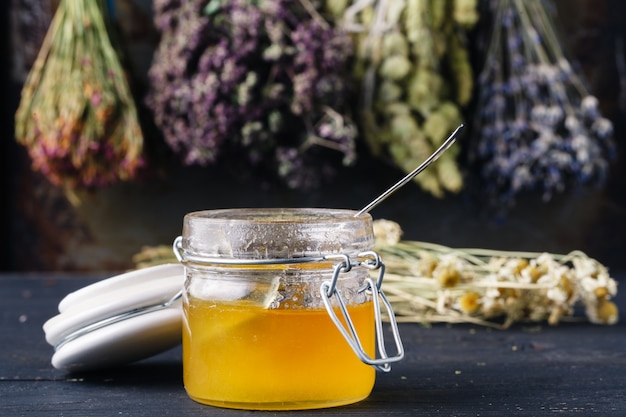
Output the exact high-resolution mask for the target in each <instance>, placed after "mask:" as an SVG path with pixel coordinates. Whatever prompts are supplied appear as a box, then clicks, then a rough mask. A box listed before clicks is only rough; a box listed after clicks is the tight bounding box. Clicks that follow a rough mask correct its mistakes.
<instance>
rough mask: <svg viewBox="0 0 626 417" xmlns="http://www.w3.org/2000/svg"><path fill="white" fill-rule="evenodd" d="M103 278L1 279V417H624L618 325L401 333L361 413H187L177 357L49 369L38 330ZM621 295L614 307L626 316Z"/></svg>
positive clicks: (623, 343)
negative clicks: (399, 347) (82, 369)
mask: <svg viewBox="0 0 626 417" xmlns="http://www.w3.org/2000/svg"><path fill="white" fill-rule="evenodd" d="M104 277H105V275H93V274H92V275H68V274H53V273H37V274H16V273H4V274H0V311H1V312H2V328H1V331H0V347H1V355H0V416H11V417H17V416H151V417H155V416H169V415H172V416H222V415H223V416H236V415H244V416H245V415H257V416H258V415H261V416H262V415H281V416H288V415H298V416H309V415H338V414H344V415H356V416H369V415H376V416H383V415H384V416H387V415H390V416H394V415H397V416H457V417H462V416H472V417H476V416H498V417H507V416H544V415H545V416H551V415H563V416H595V415H598V416H605V415H606V416H620V417H623V416H626V320H624V319H625V318H626V316H625V315H624V314H623V313H622V315H621V319H622V320H621V321H620V323H618V324H616V325H613V326H598V325H593V324H589V323H587V322H578V323H561V324H560V325H558V326H556V327H552V326H548V325H546V324H532V323H530V324H520V325H518V326H515V327H514V328H512V329H508V330H503V331H502V330H490V329H487V328H485V327H480V326H475V325H465V324H461V325H446V324H437V325H433V326H431V327H425V326H422V325H419V324H402V325H401V326H400V331H401V333H402V337H403V341H404V345H405V348H406V359H405V360H403V361H402V362H400V363H398V364H395V365H394V367H393V370H392V371H391V372H390V373H386V374H383V373H379V374H378V375H377V381H376V385H375V387H374V390H373V392H372V394H371V395H370V397H369V398H368V399H366V400H365V401H362V402H360V403H357V404H354V405H350V406H345V407H339V408H332V409H325V410H313V411H299V412H252V411H247V412H246V411H238V410H226V409H220V408H214V407H210V406H205V405H201V404H198V403H195V402H194V401H192V400H190V399H189V398H188V397H187V395H186V393H185V390H184V388H183V384H182V365H181V352H180V348H175V349H172V350H170V351H168V352H165V353H162V354H160V355H158V356H155V357H153V358H150V359H147V360H144V361H141V362H138V363H135V364H133V365H128V366H126V367H122V368H119V369H111V370H106V371H101V372H97V373H89V374H80V375H70V374H66V373H65V372H63V371H59V370H56V369H54V368H53V367H52V366H51V365H50V357H51V355H52V353H53V352H52V348H51V347H50V346H49V345H48V344H46V342H45V340H44V334H43V331H42V329H41V326H42V324H43V323H44V321H45V320H47V319H48V318H50V317H52V316H53V315H55V314H56V307H57V304H58V302H59V301H60V299H61V298H63V296H65V295H66V294H67V293H69V292H71V291H73V290H76V289H78V288H81V287H83V286H85V285H88V284H90V283H92V282H94V281H96V280H98V279H101V278H104ZM615 278H618V279H619V278H620V277H617V276H615ZM621 278H622V280H621V281H622V282H624V279H623V278H626V277H625V276H622V277H621ZM623 292H626V288H624V289H621V291H618V297H617V299H616V300H617V303H618V305H619V306H620V307H621V311H622V312H626V295H625V294H622V293H623Z"/></svg>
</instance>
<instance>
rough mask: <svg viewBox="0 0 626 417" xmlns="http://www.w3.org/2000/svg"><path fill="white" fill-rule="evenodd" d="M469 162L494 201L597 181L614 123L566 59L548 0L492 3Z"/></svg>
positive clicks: (605, 166)
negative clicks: (474, 135) (528, 192)
mask: <svg viewBox="0 0 626 417" xmlns="http://www.w3.org/2000/svg"><path fill="white" fill-rule="evenodd" d="M488 4H489V10H490V11H491V15H492V16H491V17H492V19H493V25H492V27H491V35H490V39H489V45H488V49H487V52H486V56H485V59H484V67H483V69H482V72H481V73H480V76H479V78H478V93H477V94H478V103H477V106H476V118H475V123H474V127H475V129H476V139H475V140H474V144H473V146H472V151H471V155H470V159H471V160H472V163H473V164H474V165H475V166H476V167H477V169H478V170H479V171H480V177H481V179H482V181H483V183H484V185H485V187H486V188H487V189H488V191H489V193H490V195H491V199H492V201H493V203H494V204H495V205H496V206H499V207H510V206H512V205H513V204H514V202H515V197H516V196H517V195H518V194H519V193H520V192H521V191H523V190H533V191H539V192H541V193H542V195H543V198H544V199H545V200H549V199H550V198H551V197H552V196H553V195H554V194H555V193H559V192H564V191H565V190H567V189H571V188H574V187H579V186H583V185H596V186H601V185H602V184H603V183H604V182H605V180H606V177H607V174H608V170H609V162H610V160H611V158H612V155H613V153H614V143H613V139H612V134H613V125H612V123H611V122H610V121H609V120H608V119H606V118H604V117H602V115H601V113H600V109H599V105H598V100H597V98H595V97H594V96H592V95H591V94H590V93H589V90H588V88H587V87H586V86H585V83H584V81H583V79H582V76H580V75H579V74H577V72H576V71H575V70H574V69H573V68H572V66H571V65H570V62H569V61H568V59H567V58H566V56H565V53H564V51H563V47H562V46H561V42H560V40H559V37H558V35H557V30H556V28H555V23H554V21H553V18H552V16H553V15H552V13H551V12H552V11H553V7H554V6H553V4H552V2H551V1H549V0H524V1H521V0H501V1H500V0H493V1H490V2H489V3H488Z"/></svg>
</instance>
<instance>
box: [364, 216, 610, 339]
mask: <svg viewBox="0 0 626 417" xmlns="http://www.w3.org/2000/svg"><path fill="white" fill-rule="evenodd" d="M374 234H375V236H376V250H377V251H378V252H379V253H380V255H381V257H382V259H383V260H384V261H385V265H386V272H385V278H384V279H385V281H384V285H383V286H384V290H385V293H387V296H388V298H389V301H390V302H391V304H392V306H393V308H394V311H395V313H396V314H397V315H398V321H409V322H421V323H432V322H448V323H475V324H480V325H485V326H489V327H495V328H500V329H506V328H508V327H509V326H511V325H512V324H513V323H517V322H537V323H539V322H543V321H547V322H548V323H549V324H551V325H555V324H557V323H559V322H560V321H562V320H567V319H573V318H575V317H574V314H575V310H576V308H577V307H581V308H583V309H584V311H585V315H586V317H587V319H588V320H589V321H590V322H591V323H594V324H614V323H616V322H617V320H618V318H619V312H618V308H617V306H616V305H615V303H613V302H612V301H611V298H612V297H613V296H615V295H616V293H617V282H616V281H615V280H614V279H613V278H611V276H610V275H609V272H608V269H607V268H606V267H605V266H604V265H602V264H601V263H600V262H598V261H597V260H595V259H593V258H590V257H588V256H587V255H585V254H584V253H582V252H580V251H576V252H572V253H569V254H567V255H559V254H550V253H533V252H512V251H496V250H486V249H455V248H449V247H446V246H443V245H436V244H433V243H426V242H417V241H403V240H400V237H401V234H402V231H401V229H400V226H399V225H398V224H397V223H394V222H390V221H387V220H377V221H375V222H374Z"/></svg>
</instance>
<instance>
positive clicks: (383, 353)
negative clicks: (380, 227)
mask: <svg viewBox="0 0 626 417" xmlns="http://www.w3.org/2000/svg"><path fill="white" fill-rule="evenodd" d="M332 258H338V259H341V262H339V263H338V264H337V265H335V267H334V270H333V277H332V279H331V280H330V281H324V282H323V283H322V285H321V286H320V295H321V296H322V301H323V302H324V305H325V306H326V311H327V312H328V315H329V316H330V318H331V319H332V321H333V323H335V326H337V329H338V330H339V331H340V332H341V334H342V335H343V337H344V339H346V342H348V344H349V345H350V347H351V348H352V350H353V351H354V353H355V354H356V355H357V357H358V358H359V359H360V360H361V361H362V362H363V363H365V364H367V365H371V366H373V367H374V368H376V369H377V370H379V371H383V372H389V371H391V364H392V363H393V362H398V361H400V360H402V358H404V347H403V346H402V340H401V339H400V332H399V331H398V323H397V321H396V318H395V316H394V313H393V309H392V308H391V303H390V302H389V300H388V299H387V297H385V294H384V293H383V291H382V289H381V284H382V281H383V275H384V274H385V264H384V263H383V262H382V260H381V259H380V256H379V255H378V254H377V253H376V252H374V251H368V252H364V253H362V254H359V258H367V260H366V261H364V262H361V261H360V262H359V263H358V264H357V265H354V266H363V267H365V268H368V269H373V270H376V269H377V270H379V273H378V279H377V281H376V282H374V280H373V279H371V278H367V279H366V280H365V284H364V285H363V286H362V287H361V288H359V291H367V290H371V291H372V294H373V296H372V301H373V303H374V320H375V324H376V341H377V345H378V358H371V357H370V356H369V355H368V354H367V353H366V352H365V350H364V349H363V345H362V344H361V341H360V340H359V335H358V334H357V331H356V328H355V327H354V323H353V322H352V319H351V318H350V314H349V313H348V309H347V307H346V304H345V302H344V301H343V299H342V298H341V295H340V294H339V291H338V290H337V280H338V278H339V274H341V273H342V272H348V271H350V270H351V269H352V267H353V265H352V264H351V263H350V258H349V257H348V256H346V255H337V256H327V259H332ZM333 296H335V298H336V299H337V304H338V305H339V310H340V311H341V315H342V316H343V320H344V322H345V325H344V323H342V321H341V320H340V319H339V317H338V316H337V314H336V313H335V310H334V309H333V307H332V305H331V300H330V299H331V297H333ZM380 300H382V301H383V304H384V305H385V309H386V311H387V315H388V316H389V322H390V324H391V332H392V335H393V339H394V343H395V347H396V354H395V355H394V356H389V355H388V354H387V349H386V347H385V336H384V333H383V322H382V314H381V309H380Z"/></svg>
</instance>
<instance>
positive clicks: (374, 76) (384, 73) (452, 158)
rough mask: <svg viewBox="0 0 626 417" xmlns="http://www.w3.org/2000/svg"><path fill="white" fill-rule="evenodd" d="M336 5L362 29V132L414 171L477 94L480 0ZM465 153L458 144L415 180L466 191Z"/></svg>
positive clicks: (350, 26)
mask: <svg viewBox="0 0 626 417" xmlns="http://www.w3.org/2000/svg"><path fill="white" fill-rule="evenodd" d="M330 3H331V4H333V5H334V9H333V10H335V12H336V13H338V12H341V13H342V14H343V17H342V18H343V24H344V27H345V28H346V29H347V30H349V31H351V32H353V33H354V34H355V39H356V51H357V53H356V62H355V76H356V78H357V79H358V80H359V82H360V83H361V85H362V94H361V108H360V119H359V120H360V121H361V122H362V129H361V130H362V133H363V135H364V137H365V139H366V140H367V143H368V145H369V147H370V149H371V151H372V152H373V153H374V154H375V155H377V156H379V157H382V158H383V159H387V160H389V161H391V162H392V163H393V164H394V165H396V166H397V167H399V168H401V169H402V170H404V171H405V172H410V171H412V170H413V169H414V168H415V166H416V165H417V164H418V163H419V162H420V161H423V160H424V159H426V158H427V157H428V156H429V155H430V154H431V153H432V152H433V151H434V150H435V149H436V148H437V147H438V146H439V145H440V144H441V142H442V141H443V140H444V139H445V138H446V137H447V136H448V135H449V134H450V133H451V132H452V131H453V130H454V129H455V128H456V127H457V126H458V125H459V124H461V122H462V119H463V117H462V114H461V110H462V108H463V107H464V106H465V105H467V104H468V102H469V101H470V99H471V97H472V88H473V75H472V68H471V65H470V62H469V52H468V48H467V45H466V38H465V37H466V34H467V30H468V29H469V28H471V27H473V26H474V25H475V23H476V22H477V20H478V13H477V7H476V0H438V1H425V0H362V1H354V2H352V4H349V5H347V7H346V5H345V3H346V2H343V4H344V7H345V8H341V7H340V4H341V3H342V2H341V1H334V2H333V1H331V2H330ZM458 151H459V148H458V146H457V145H455V146H453V147H452V148H451V150H449V151H447V152H446V153H445V154H444V155H442V157H441V158H440V159H439V160H438V161H437V162H435V163H434V164H433V166H432V167H430V168H429V169H427V170H426V171H424V172H423V173H422V174H420V175H418V176H417V177H415V181H416V182H417V183H418V184H419V185H420V186H421V188H422V189H424V190H425V191H427V192H429V193H431V194H432V195H434V196H436V197H443V196H444V195H445V194H446V193H447V192H453V193H456V192H459V191H460V190H461V189H462V187H463V177H462V174H461V170H460V168H459V165H458V163H457V156H458Z"/></svg>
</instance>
